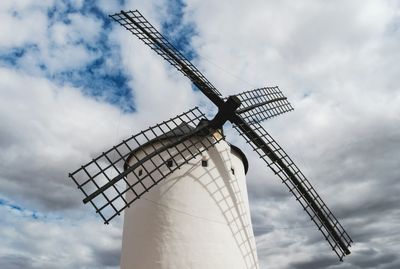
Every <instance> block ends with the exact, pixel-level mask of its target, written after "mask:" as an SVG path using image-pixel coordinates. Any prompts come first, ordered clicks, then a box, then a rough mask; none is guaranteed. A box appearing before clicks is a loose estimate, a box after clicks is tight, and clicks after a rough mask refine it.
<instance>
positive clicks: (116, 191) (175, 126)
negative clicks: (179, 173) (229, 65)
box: [70, 108, 223, 223]
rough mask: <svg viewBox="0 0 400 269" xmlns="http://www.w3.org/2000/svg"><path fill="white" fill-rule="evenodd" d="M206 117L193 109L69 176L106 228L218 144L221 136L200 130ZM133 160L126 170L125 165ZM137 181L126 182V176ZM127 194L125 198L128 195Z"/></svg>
mask: <svg viewBox="0 0 400 269" xmlns="http://www.w3.org/2000/svg"><path fill="white" fill-rule="evenodd" d="M204 118H205V115H204V114H203V113H202V112H201V111H200V110H199V109H198V108H194V109H191V110H189V111H187V112H185V113H183V114H181V115H178V116H176V117H175V118H173V119H170V120H169V121H166V122H163V123H161V124H157V125H155V126H153V127H150V128H148V129H147V130H144V131H142V132H140V133H138V134H136V135H133V136H132V137H130V138H129V139H127V140H124V141H122V142H121V143H120V144H118V145H116V146H114V147H112V148H111V149H109V150H108V151H106V152H103V153H102V154H101V155H100V156H98V157H97V158H95V159H93V160H92V161H91V162H89V163H87V164H86V165H84V166H82V167H81V168H80V169H78V170H76V171H75V172H73V173H71V174H70V177H71V178H72V179H73V180H74V182H75V184H76V185H77V186H78V188H79V189H80V190H81V191H82V192H83V194H84V196H85V199H84V202H85V203H87V202H90V203H91V204H92V205H93V207H94V208H95V209H96V212H97V213H99V214H100V216H101V217H102V218H103V220H104V222H105V223H108V222H109V221H110V220H111V219H112V218H114V217H115V216H117V215H119V214H120V213H121V212H122V211H123V210H124V209H125V208H126V207H128V206H129V205H130V204H131V203H133V202H134V201H136V200H137V199H139V198H140V197H141V196H142V195H143V194H145V193H146V192H148V191H149V190H150V189H151V188H153V187H154V186H155V185H157V184H158V183H159V182H160V181H161V180H162V179H164V178H165V177H167V176H168V175H170V174H171V173H173V172H174V171H175V170H176V169H178V168H180V167H181V166H182V165H184V164H185V163H188V161H189V160H191V159H193V158H195V157H196V156H198V155H200V154H201V153H202V152H204V151H205V150H207V149H208V148H210V147H212V146H213V145H215V144H216V143H218V142H219V141H220V140H221V139H223V136H222V135H221V133H218V132H216V133H213V134H209V133H208V132H209V131H208V126H207V125H202V124H199V123H200V122H201V120H202V119H204ZM131 158H135V159H136V162H135V164H134V165H132V166H130V165H129V164H128V160H129V159H131ZM129 173H133V174H134V175H135V177H136V178H137V180H136V181H134V182H129V181H128V180H127V178H126V176H127V175H128V174H129ZM128 194H129V195H128Z"/></svg>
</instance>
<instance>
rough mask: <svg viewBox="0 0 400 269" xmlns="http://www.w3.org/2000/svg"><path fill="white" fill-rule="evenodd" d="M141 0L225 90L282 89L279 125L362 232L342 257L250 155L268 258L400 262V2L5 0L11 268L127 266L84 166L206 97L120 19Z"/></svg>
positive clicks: (1, 164)
mask: <svg viewBox="0 0 400 269" xmlns="http://www.w3.org/2000/svg"><path fill="white" fill-rule="evenodd" d="M121 9H123V10H134V9H139V10H140V11H141V13H142V14H143V15H144V16H145V17H146V18H147V19H148V20H149V21H150V22H151V23H152V24H153V25H154V26H156V27H157V28H158V29H160V31H161V32H162V33H163V34H164V35H165V36H166V37H168V39H169V40H171V42H172V43H173V44H174V45H175V46H176V47H178V48H179V49H180V50H181V51H182V52H183V53H184V54H185V55H186V56H187V57H188V58H189V59H190V60H191V61H192V62H193V63H194V64H195V65H196V66H197V67H198V68H199V69H200V70H201V71H202V72H203V74H204V75H205V76H206V77H207V78H208V79H209V80H210V81H211V82H212V83H213V84H214V86H216V88H217V89H218V90H219V91H220V92H221V93H222V94H223V95H224V96H228V95H232V94H235V93H240V92H242V91H246V90H251V89H254V88H259V87H264V86H275V85H279V87H280V88H281V90H282V91H283V92H284V94H285V95H286V96H287V97H288V99H289V100H290V102H291V104H292V105H293V107H294V109H295V110H294V111H292V112H290V113H287V114H284V115H280V116H279V117H276V118H274V119H271V120H268V121H266V122H265V123H263V126H264V127H265V128H266V129H267V130H268V131H269V132H270V134H271V135H272V136H273V137H274V138H275V139H276V140H277V141H278V143H279V144H280V145H281V146H282V147H283V148H284V149H285V150H286V151H287V152H288V153H289V155H290V156H291V157H292V159H293V160H294V161H295V163H296V164H297V165H298V166H299V167H300V169H301V170H302V171H303V172H304V174H305V175H306V176H307V177H308V178H309V180H310V182H311V183H312V184H313V185H314V187H315V188H316V189H317V191H318V192H319V194H320V195H321V196H322V198H323V200H324V201H325V202H326V204H327V205H328V206H329V207H330V209H331V210H332V211H333V212H334V214H335V215H336V217H337V218H338V219H339V220H340V221H341V223H342V225H343V226H344V227H345V229H346V230H347V232H348V233H349V234H350V236H351V237H352V238H353V240H354V242H355V244H354V246H353V247H352V248H351V251H352V254H351V255H350V256H348V257H346V258H345V261H344V262H343V263H340V262H339V261H338V259H337V257H336V256H335V254H334V253H333V252H332V251H331V250H330V248H329V246H328V244H327V243H326V242H325V241H324V240H323V238H322V236H321V235H320V233H319V232H318V231H317V230H316V228H315V227H314V225H313V223H312V222H311V221H310V220H309V219H308V218H307V216H306V215H305V214H304V212H303V211H302V209H301V207H300V206H299V205H298V204H297V202H296V201H295V200H294V199H293V197H291V195H290V194H289V193H288V191H287V190H286V189H285V188H286V187H284V186H283V185H282V184H281V183H280V182H279V180H277V179H276V178H275V177H274V175H273V174H272V173H271V172H270V171H269V170H268V168H267V167H266V166H265V165H264V164H263V163H262V161H261V160H259V159H258V158H257V156H256V154H255V153H254V152H252V151H251V150H250V148H249V147H248V146H246V145H245V144H244V141H242V140H241V138H240V137H239V136H238V135H237V134H235V133H234V132H233V131H232V130H230V129H229V126H228V127H227V134H228V137H227V139H228V141H229V142H232V143H233V144H235V145H236V146H238V147H240V148H242V150H244V151H245V152H246V155H247V158H248V159H249V163H250V165H249V173H248V174H247V184H248V191H249V199H250V205H251V215H252V224H253V229H254V232H255V237H256V241H257V250H258V257H259V261H260V266H261V268H263V269H264V268H271V269H277V268H280V269H291V268H298V269H301V268H329V269H347V268H355V269H356V268H377V269H394V268H400V254H399V253H400V207H399V205H400V195H399V192H400V184H399V180H400V89H399V85H400V83H399V82H400V68H399V64H398V63H399V62H400V53H399V51H400V42H399V40H400V2H399V1H395V0H391V1H390V0H388V1H385V0H381V1H374V0H363V1H361V0H355V1H344V0H339V1H324V0H319V1H317V0H305V1H289V0H284V1H269V0H268V1H267V0H253V1H239V0H229V1H228V0H221V1H210V0H188V1H182V0H181V1H166V0H154V1H106V0H100V1H89V0H88V1H84V0H75V1H55V0H43V1H34V0H20V1H12V0H2V1H1V2H0V216H1V217H0V226H1V229H0V242H1V244H0V268H5V269H14V268H44V269H45V268H60V269H66V268H119V259H120V248H121V235H122V220H123V219H122V217H121V218H115V219H114V220H113V221H112V222H111V223H110V225H104V224H103V222H102V221H101V219H100V217H99V216H97V215H96V214H95V213H94V212H93V210H92V208H90V207H89V206H84V205H83V203H82V202H81V200H82V197H81V196H80V193H79V192H78V190H77V189H76V188H75V187H74V185H73V183H72V182H71V181H70V180H69V179H68V173H69V172H71V171H74V170H76V169H77V168H78V167H80V165H82V164H83V163H85V162H87V161H89V160H90V159H91V158H93V157H95V156H96V155H97V154H99V153H101V152H102V151H103V150H104V149H107V148H109V147H110V146H112V145H114V144H117V143H118V142H119V141H120V140H121V139H123V138H125V137H127V136H130V135H131V134H134V133H136V132H139V131H140V130H142V129H144V128H147V127H148V126H150V125H153V124H156V123H158V122H160V121H163V120H166V119H168V118H169V117H173V116H175V115H177V114H180V113H182V112H183V111H186V110H188V109H189V108H192V107H194V106H199V107H200V108H201V109H202V110H203V111H205V112H206V113H207V114H211V115H212V113H214V112H215V108H213V106H212V104H211V103H210V102H209V101H208V100H207V99H206V98H205V97H203V96H202V95H201V94H200V93H199V91H196V90H195V89H193V87H192V85H191V83H190V82H189V81H188V79H187V78H185V77H184V76H182V75H181V74H180V73H179V72H177V71H176V70H174V68H173V67H172V66H170V65H169V64H168V63H166V62H165V61H164V60H162V59H161V58H160V57H159V56H158V55H156V54H155V53H153V52H152V51H151V50H150V49H148V48H147V47H146V46H145V45H143V44H141V42H140V41H139V40H136V38H134V37H133V36H131V35H130V34H129V33H128V32H127V31H125V30H124V29H122V27H120V26H119V25H118V24H117V23H114V22H112V21H111V19H110V18H109V17H108V15H109V14H113V13H116V12H119V11H120V10H121Z"/></svg>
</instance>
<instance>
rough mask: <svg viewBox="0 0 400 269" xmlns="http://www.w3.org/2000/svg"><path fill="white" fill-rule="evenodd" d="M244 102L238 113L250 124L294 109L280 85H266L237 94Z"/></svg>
mask: <svg viewBox="0 0 400 269" xmlns="http://www.w3.org/2000/svg"><path fill="white" fill-rule="evenodd" d="M236 97H238V98H239V100H240V101H241V102H242V104H241V106H240V107H239V109H238V110H237V111H236V113H238V114H240V116H241V117H242V118H243V119H244V120H245V121H246V122H248V123H249V124H253V123H260V122H262V121H264V120H267V119H270V118H272V117H275V116H278V115H280V114H283V113H286V112H289V111H292V110H293V107H292V106H291V104H290V103H289V101H288V100H287V98H286V97H285V96H284V95H283V93H282V92H281V90H280V89H279V87H278V86H275V87H264V88H259V89H254V90H250V91H245V92H242V93H240V94H236Z"/></svg>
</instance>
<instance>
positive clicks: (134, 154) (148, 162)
mask: <svg viewBox="0 0 400 269" xmlns="http://www.w3.org/2000/svg"><path fill="white" fill-rule="evenodd" d="M110 17H111V18H112V19H114V20H115V21H116V22H118V23H119V24H120V25H122V26H123V27H124V28H125V29H127V30H128V31H129V32H131V33H132V34H133V35H135V36H136V37H138V38H139V39H140V40H142V41H143V42H144V43H145V44H146V45H147V46H149V47H150V48H151V49H152V50H154V51H155V52H156V53H157V54H159V55H160V56H162V57H163V58H164V59H165V60H167V61H168V62H169V63H170V64H171V65H173V66H174V67H175V68H176V69H178V70H179V71H180V72H181V73H183V74H184V75H185V76H186V77H188V78H189V79H190V80H191V81H192V83H193V84H194V85H195V86H196V87H197V88H198V89H199V90H200V91H201V92H202V93H203V94H204V95H205V96H206V97H207V98H208V99H209V100H210V101H211V102H212V103H213V104H214V105H216V106H217V108H218V112H217V114H216V115H215V116H214V117H213V118H212V119H210V120H209V119H207V118H206V117H205V114H204V113H202V112H201V111H200V109H199V108H197V107H196V108H193V109H191V110H189V111H187V112H185V113H182V114H180V115H178V116H176V117H174V118H172V119H170V120H168V121H164V122H162V123H160V124H157V125H155V126H153V127H150V128H148V129H146V130H143V131H141V132H140V133H138V134H135V135H133V136H131V137H130V138H128V139H126V140H123V141H122V142H121V143H119V144H118V145H116V146H114V147H112V148H110V149H109V150H108V151H105V152H103V153H102V154H101V155H100V156H98V157H97V158H95V159H93V160H92V161H90V162H89V163H87V164H85V165H83V166H82V167H81V168H79V169H78V170H76V171H75V172H73V173H71V174H70V175H69V176H70V177H71V178H72V179H73V181H74V182H75V184H76V185H77V186H78V188H79V189H80V190H81V191H82V192H83V194H84V199H83V202H84V203H85V204H86V203H90V204H92V206H93V207H94V208H95V210H96V212H97V213H99V215H100V216H101V217H102V218H103V220H104V222H105V223H106V224H108V223H109V221H110V220H111V219H113V218H114V217H115V216H117V215H120V214H121V213H122V212H123V211H124V210H125V209H127V208H128V207H130V208H129V209H127V212H130V213H127V212H126V213H125V214H126V215H125V223H124V236H125V230H126V229H127V230H129V229H135V228H134V227H133V228H132V227H127V226H129V225H130V224H132V223H127V219H132V218H133V219H135V216H134V215H132V214H131V212H134V211H133V210H134V209H135V205H136V204H139V203H140V201H141V200H143V199H147V198H146V197H147V196H148V195H151V193H152V189H153V190H154V189H157V188H159V186H160V185H162V184H164V183H163V182H166V181H171V180H170V179H171V178H175V179H176V177H177V176H178V177H181V176H182V175H183V174H185V175H186V176H187V175H188V173H189V175H191V176H193V175H195V174H190V172H188V169H189V170H190V167H192V168H193V167H195V168H196V169H198V168H199V167H201V166H207V161H208V160H209V159H213V158H214V157H215V156H217V157H218V158H221V157H220V156H222V154H223V153H222V151H224V150H225V151H226V150H229V149H231V151H232V152H233V153H231V154H230V155H229V156H230V157H229V156H228V155H227V156H228V157H229V158H231V159H232V160H233V159H234V158H236V159H235V160H233V161H232V162H233V163H236V166H237V167H238V168H240V164H241V165H242V166H244V167H245V166H246V160H245V156H243V154H242V153H241V151H240V150H239V149H238V148H236V147H234V146H233V145H229V144H228V143H227V142H225V137H224V133H223V131H222V128H223V125H224V124H225V123H226V122H227V121H229V122H231V123H232V125H233V127H234V129H236V131H237V132H238V133H239V134H240V136H242V137H243V138H244V139H245V141H246V142H247V143H248V144H249V145H250V146H251V147H252V148H253V150H254V151H255V152H257V153H258V155H259V157H260V158H261V159H262V160H263V161H264V162H265V163H266V165H267V166H268V167H269V168H270V169H271V170H272V171H273V172H274V174H275V175H276V176H278V177H279V178H280V180H281V181H282V183H283V184H284V185H286V187H287V188H288V189H289V191H290V192H291V193H292V194H293V196H294V197H295V199H296V200H297V201H298V202H299V203H300V205H301V206H302V208H303V209H304V211H305V212H306V213H307V214H308V215H309V217H310V218H311V220H312V221H313V222H314V223H315V225H316V226H317V228H318V230H320V231H321V233H322V235H323V237H324V238H325V239H326V241H327V242H328V243H329V245H330V246H331V248H332V250H333V251H334V252H335V253H336V254H337V256H338V257H339V259H340V260H341V261H342V260H343V257H344V256H346V255H348V254H350V251H349V247H350V245H351V243H352V242H353V241H352V240H351V238H350V236H349V235H348V234H347V232H346V231H345V230H344V228H343V227H342V225H341V224H340V223H339V221H338V220H337V218H336V217H335V216H334V215H333V213H332V212H331V211H330V209H329V208H328V207H327V206H326V204H325V203H324V202H323V201H322V199H321V197H320V196H319V195H318V194H317V192H316V191H315V189H314V188H313V186H312V185H311V184H310V182H309V181H308V179H307V178H306V177H305V176H304V175H303V173H302V172H301V171H300V170H299V168H298V167H297V166H296V165H295V164H294V163H293V161H292V159H291V158H290V157H289V156H288V155H287V154H286V152H285V151H284V150H283V149H282V148H281V147H280V146H279V145H278V143H277V142H276V141H275V140H274V139H273V138H272V137H271V136H270V135H269V133H268V132H267V131H266V130H265V129H264V127H263V126H262V125H261V124H260V123H261V122H262V121H264V120H267V119H269V118H271V117H275V116H277V115H280V114H283V113H286V112H289V111H291V110H293V108H292V106H291V105H290V103H289V102H288V100H287V98H286V97H285V96H284V95H283V94H282V92H281V91H280V89H279V88H278V87H277V86H276V87H265V88H260V89H255V90H250V91H246V92H243V93H240V94H237V95H232V96H229V97H227V98H223V97H222V96H221V94H220V92H219V91H218V90H217V89H216V88H215V87H214V86H213V85H212V84H211V83H210V82H209V81H208V80H207V79H206V78H205V77H204V75H203V74H202V73H201V72H200V71H199V70H198V69H197V68H196V67H195V66H194V65H193V64H192V63H191V62H190V61H189V60H188V59H187V58H185V57H184V56H183V55H182V54H181V53H180V52H179V51H178V50H177V49H176V48H175V47H174V46H173V45H172V44H171V43H170V42H169V41H168V40H167V39H166V38H165V37H164V36H163V35H162V34H161V33H160V32H158V31H157V30H156V29H155V28H154V27H153V26H152V25H151V24H150V23H149V22H148V21H147V20H146V19H145V18H144V17H143V16H142V15H141V13H140V12H139V11H137V10H135V11H127V12H126V11H121V12H120V13H116V14H114V15H110ZM232 156H233V157H232ZM235 156H236V157H235ZM229 158H228V159H229ZM238 160H240V161H238ZM238 163H240V164H238ZM200 164H201V165H200ZM204 164H206V165H204ZM214 165H215V166H217V165H216V164H214ZM188 167H189V168H188ZM223 167H225V168H224V169H228V170H229V168H227V167H226V165H225V166H224V165H223ZM217 168H218V167H217ZM245 168H246V167H245ZM240 169H241V168H240ZM217 170H218V169H217ZM230 170H231V171H228V172H230V173H231V174H235V171H234V169H233V167H231V169H230ZM242 170H243V171H241V174H242V175H244V170H245V169H242ZM196 171H197V170H196ZM225 172H226V171H225ZM225 172H224V171H222V172H221V171H220V173H225ZM195 176H196V175H195ZM206 177H207V176H206ZM218 177H220V175H219V174H218V175H217V177H216V178H218ZM207 178H208V179H210V178H211V179H212V176H209V175H208V177H207ZM185 180H186V179H185ZM185 180H183V181H185ZM216 180H217V179H216ZM174 182H175V181H174ZM185 182H186V181H185ZM121 184H122V185H123V186H122V187H121ZM203 187H204V186H203ZM171 188H174V186H173V183H171V185H169V186H168V189H171ZM244 188H245V187H244ZM186 190H187V191H188V192H192V191H193V196H196V195H197V191H196V190H195V187H193V190H192V189H191V186H189V187H187V186H186ZM241 191H243V187H242V189H241ZM198 192H199V193H200V192H201V190H200V189H199V190H198ZM179 193H180V194H179ZM174 195H175V196H174V197H173V199H172V200H174V201H176V200H179V199H180V197H176V196H177V195H183V194H182V192H179V191H178V192H176V193H175V194H174ZM201 195H203V196H207V195H208V196H212V193H211V192H208V194H207V193H205V194H204V191H203V193H202V194H201ZM230 195H231V196H232V197H233V196H235V195H234V194H232V193H230ZM246 195H247V194H246ZM246 195H244V196H243V197H244V200H246V198H247V196H246ZM235 197H236V196H235ZM235 197H234V198H235ZM241 197H242V196H241ZM140 198H143V199H140ZM159 198H160V197H159ZM190 198H191V199H192V197H190ZM236 198H237V197H236ZM236 198H235V199H236ZM239 198H240V197H239ZM193 199H194V198H193ZM205 199H206V198H205ZM236 200H237V199H236ZM236 200H235V201H236ZM149 201H150V199H149ZM151 201H152V200H151ZM192 201H193V200H192ZM215 201H216V199H215ZM134 202H135V204H134V205H132V203H134ZM153 202H154V201H153ZM236 202H237V201H236ZM155 203H156V202H155ZM247 203H248V202H246V201H245V202H244V203H242V204H243V205H244V207H245V209H244V211H246V206H247V207H248V204H247ZM194 204H195V203H194ZM131 205H132V206H131ZM157 206H168V205H165V204H161V205H160V204H158V205H157ZM234 206H237V205H234ZM234 206H233V207H234ZM220 209H221V208H220ZM146 210H147V209H146ZM204 211H205V212H206V211H208V210H207V208H206V209H205V210H204ZM210 211H212V210H210ZM221 211H223V209H221ZM247 211H248V209H247ZM135 212H138V211H137V210H136V211H135ZM239 213H240V212H239ZM244 213H246V212H244ZM127 214H130V215H129V216H127ZM146 214H147V213H146ZM248 216H249V214H248V212H247V217H246V218H247V220H249V217H248ZM141 217H143V216H142V215H141ZM138 221H139V222H140V221H142V222H143V220H140V218H139V220H138ZM136 224H138V223H136ZM242 224H243V223H242ZM141 225H142V228H143V229H144V230H146V229H147V227H145V226H146V223H142V224H141ZM170 225H171V224H170ZM173 225H179V224H177V223H175V224H173ZM203 226H204V225H203ZM244 226H246V225H244ZM247 226H248V225H247ZM247 226H246V227H247ZM250 226H251V225H250ZM199 227H200V226H199ZM199 229H201V227H200V228H199ZM246 231H247V232H249V230H246ZM231 232H232V234H235V232H234V231H232V229H231ZM250 232H252V231H251V229H250ZM127 233H128V232H127ZM136 235H137V236H138V237H141V238H142V240H146V238H143V234H140V233H139V234H136ZM197 239H198V240H202V239H201V238H197ZM209 239H212V238H209ZM225 239H226V238H225ZM225 239H223V240H225ZM123 240H124V239H123ZM130 240H135V238H133V239H130ZM162 240H163V239H161V241H162ZM207 240H208V239H207ZM249 240H250V243H249V248H250V250H248V253H252V255H253V258H252V259H253V263H252V264H250V265H249V264H248V263H247V261H244V262H245V263H246V266H247V268H257V267H258V265H257V264H256V259H257V258H256V257H255V256H254V255H256V254H254V252H255V251H254V249H253V248H254V238H253V237H252V236H249ZM137 241H139V240H137ZM164 243H165V242H164ZM237 243H238V242H237ZM239 243H240V242H239ZM145 244H147V242H145V243H143V242H140V243H138V244H136V247H135V246H134V247H133V248H136V249H137V250H140V249H145V247H144V245H145ZM128 245H129V244H128ZM239 245H240V244H239ZM123 251H124V250H123ZM132 251H134V250H132ZM166 251H169V250H166ZM182 251H183V252H185V249H183V250H182ZM222 252H223V251H222ZM232 253H234V252H232ZM232 253H230V254H229V253H228V254H227V255H228V256H229V255H231V256H234V255H232ZM181 254H182V253H181ZM186 254H187V253H186ZM186 254H185V255H186ZM242 254H243V253H242ZM124 255H125V256H126V258H122V259H128V260H129V255H130V254H129V253H127V254H123V256H124ZM187 255H189V254H187ZM183 256H184V255H183ZM153 258H154V257H153ZM143 259H145V257H143ZM206 259H207V257H204V260H206ZM230 259H234V258H233V257H230ZM227 260H229V257H228V259H227ZM227 267H229V266H225V268H227ZM146 268H150V267H146ZM154 268H163V267H154ZM196 268H197V267H196ZM213 268H217V267H213ZM221 268H224V266H221ZM244 268H246V267H244Z"/></svg>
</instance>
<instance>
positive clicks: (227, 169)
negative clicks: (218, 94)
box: [121, 141, 258, 269]
mask: <svg viewBox="0 0 400 269" xmlns="http://www.w3.org/2000/svg"><path fill="white" fill-rule="evenodd" d="M136 155H137V157H139V158H140V155H141V153H140V152H137V153H136ZM134 159H135V158H131V159H130V160H131V161H132V162H133V161H134ZM179 161H180V160H179V159H178V160H174V162H179ZM202 161H207V167H203V166H202ZM173 165H175V164H173ZM128 180H129V181H130V182H136V181H137V178H135V176H134V175H133V174H132V173H131V174H130V175H129V176H128ZM245 180H246V178H245V171H244V166H243V161H242V159H241V157H240V155H239V154H238V153H236V152H234V151H233V150H231V147H230V146H229V144H227V143H226V142H225V141H221V142H219V143H218V144H216V145H215V147H212V148H210V149H209V150H208V151H205V152H203V154H202V155H201V156H198V157H197V158H195V159H193V160H191V161H190V162H189V163H188V164H185V165H183V166H182V167H181V168H180V169H178V170H177V171H175V172H174V173H173V174H171V175H170V176H168V177H167V178H166V179H164V180H162V181H161V182H160V183H159V184H158V185H157V186H155V187H153V188H152V189H151V190H150V191H149V192H148V193H146V195H143V197H142V198H140V199H139V200H137V201H136V202H135V203H133V204H132V206H131V207H130V208H127V209H126V210H125V217H124V228H123V239H122V254H121V268H122V269H166V268H168V269H187V268H195V269H200V268H204V269H210V268H213V269H219V268H221V269H222V268H223V269H226V268H233V269H234V268H238V269H239V268H240V269H250V268H251V269H253V268H258V260H257V253H256V246H255V240H254V235H253V230H252V226H251V219H250V211H249V203H248V196H247V188H246V181H245ZM128 195H129V192H128Z"/></svg>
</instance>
